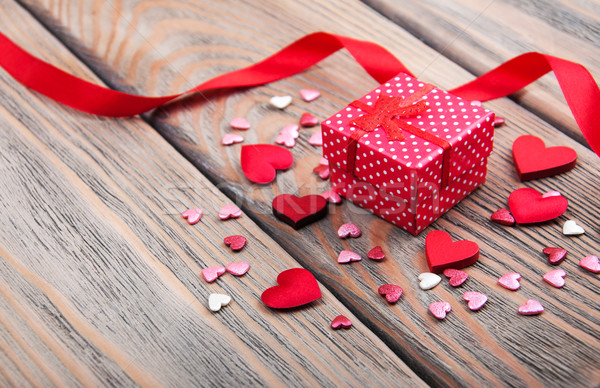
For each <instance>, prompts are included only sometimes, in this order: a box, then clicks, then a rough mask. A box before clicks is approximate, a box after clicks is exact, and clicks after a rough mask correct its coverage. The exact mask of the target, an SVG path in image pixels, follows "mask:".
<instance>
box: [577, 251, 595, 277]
mask: <svg viewBox="0 0 600 388" xmlns="http://www.w3.org/2000/svg"><path fill="white" fill-rule="evenodd" d="M579 266H580V267H582V268H585V269H587V270H588V271H590V272H593V273H600V260H598V256H594V255H590V256H586V257H584V258H583V259H581V260H579Z"/></svg>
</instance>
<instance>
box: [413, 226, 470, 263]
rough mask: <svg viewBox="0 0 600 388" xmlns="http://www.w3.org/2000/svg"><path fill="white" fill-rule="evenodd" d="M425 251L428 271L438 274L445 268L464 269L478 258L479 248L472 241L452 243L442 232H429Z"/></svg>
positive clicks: (446, 234)
mask: <svg viewBox="0 0 600 388" xmlns="http://www.w3.org/2000/svg"><path fill="white" fill-rule="evenodd" d="M425 251H426V253H427V265H428V266H429V271H430V272H433V273H440V272H442V271H443V270H444V269H446V268H454V269H458V268H464V267H466V266H468V265H471V264H474V263H475V262H476V261H477V259H478V258H479V246H478V245H477V244H475V243H474V242H473V241H469V240H461V241H455V242H453V241H452V237H450V235H449V234H448V233H446V232H444V231H443V230H434V231H433V232H429V234H428V235H427V237H426V238H425Z"/></svg>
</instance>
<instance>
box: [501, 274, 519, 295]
mask: <svg viewBox="0 0 600 388" xmlns="http://www.w3.org/2000/svg"><path fill="white" fill-rule="evenodd" d="M520 279H521V275H520V274H518V273H516V272H510V273H507V274H506V275H502V276H501V277H500V278H499V279H498V283H499V284H500V285H501V286H502V287H504V288H506V289H509V290H512V291H515V290H518V289H519V287H521V283H519V280H520Z"/></svg>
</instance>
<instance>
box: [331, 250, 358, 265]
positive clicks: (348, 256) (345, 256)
mask: <svg viewBox="0 0 600 388" xmlns="http://www.w3.org/2000/svg"><path fill="white" fill-rule="evenodd" d="M361 260H362V257H360V255H359V254H358V253H356V252H352V251H346V250H343V251H341V252H340V254H339V255H338V258H337V262H338V263H340V264H346V263H350V262H353V261H361Z"/></svg>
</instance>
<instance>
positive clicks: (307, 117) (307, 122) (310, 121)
mask: <svg viewBox="0 0 600 388" xmlns="http://www.w3.org/2000/svg"><path fill="white" fill-rule="evenodd" d="M317 124H319V119H318V118H316V117H315V116H313V115H311V114H310V113H304V114H302V117H300V125H302V126H303V127H314V126H315V125H317Z"/></svg>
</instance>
